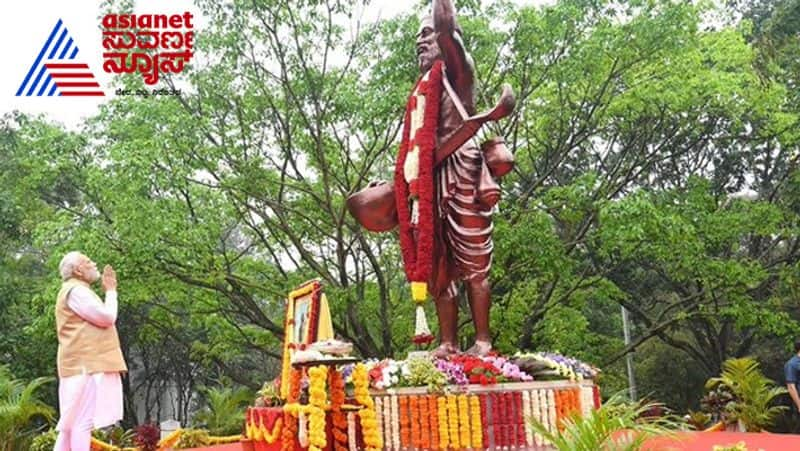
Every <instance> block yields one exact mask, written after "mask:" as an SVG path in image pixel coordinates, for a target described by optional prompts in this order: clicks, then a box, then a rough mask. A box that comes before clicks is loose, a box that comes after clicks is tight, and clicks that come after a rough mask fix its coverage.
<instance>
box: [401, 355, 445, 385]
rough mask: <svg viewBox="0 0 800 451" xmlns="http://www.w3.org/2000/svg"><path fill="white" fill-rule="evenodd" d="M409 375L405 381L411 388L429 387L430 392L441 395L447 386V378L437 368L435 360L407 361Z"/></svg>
mask: <svg viewBox="0 0 800 451" xmlns="http://www.w3.org/2000/svg"><path fill="white" fill-rule="evenodd" d="M406 366H407V369H408V374H404V375H403V381H404V382H405V383H406V384H408V385H409V386H411V387H420V386H426V387H428V391H430V392H432V393H439V392H441V391H442V389H443V388H444V386H445V385H447V377H446V376H445V375H444V373H442V372H441V371H439V370H438V369H437V368H436V365H435V364H434V363H433V360H431V359H428V358H411V359H409V360H407V361H406Z"/></svg>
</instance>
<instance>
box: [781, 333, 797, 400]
mask: <svg viewBox="0 0 800 451" xmlns="http://www.w3.org/2000/svg"><path fill="white" fill-rule="evenodd" d="M783 371H784V373H785V375H786V389H787V390H788V391H789V396H790V397H791V398H792V404H793V405H794V409H792V410H794V411H800V394H798V392H800V338H798V339H795V341H794V355H793V356H792V358H791V359H789V361H787V362H786V365H785V366H784V367H783Z"/></svg>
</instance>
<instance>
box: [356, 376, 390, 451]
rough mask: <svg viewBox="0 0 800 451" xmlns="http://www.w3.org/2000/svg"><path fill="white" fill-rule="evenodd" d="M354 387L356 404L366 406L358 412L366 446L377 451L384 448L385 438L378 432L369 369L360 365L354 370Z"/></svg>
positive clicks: (369, 450)
mask: <svg viewBox="0 0 800 451" xmlns="http://www.w3.org/2000/svg"><path fill="white" fill-rule="evenodd" d="M353 386H354V390H353V392H354V395H355V398H356V402H358V403H359V404H361V405H362V406H364V408H363V409H361V410H359V411H358V416H359V418H360V419H361V431H362V435H363V436H364V445H366V448H367V450H368V451H373V450H375V451H377V450H378V449H381V448H383V438H382V437H381V434H380V431H378V420H377V419H376V418H375V402H374V401H373V400H372V397H371V396H370V395H369V376H368V375H367V367H366V366H364V365H363V364H361V363H359V364H358V365H356V367H355V369H353Z"/></svg>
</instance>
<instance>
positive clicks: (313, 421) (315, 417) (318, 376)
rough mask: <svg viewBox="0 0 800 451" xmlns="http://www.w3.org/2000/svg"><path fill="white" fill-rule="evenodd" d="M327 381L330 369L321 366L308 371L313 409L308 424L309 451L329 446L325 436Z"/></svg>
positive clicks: (310, 399)
mask: <svg viewBox="0 0 800 451" xmlns="http://www.w3.org/2000/svg"><path fill="white" fill-rule="evenodd" d="M327 380H328V367H326V366H322V365H320V366H316V367H313V368H310V369H309V370H308V381H309V385H308V402H309V404H310V406H309V407H311V409H310V411H311V412H310V414H309V422H308V439H309V440H308V441H309V443H310V446H309V448H308V449H309V451H318V450H321V449H322V448H325V447H326V446H327V445H328V439H327V435H326V434H325V408H326V407H327V403H328V392H327V391H326V390H325V383H326V381H327Z"/></svg>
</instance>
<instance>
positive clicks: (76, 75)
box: [16, 19, 104, 97]
mask: <svg viewBox="0 0 800 451" xmlns="http://www.w3.org/2000/svg"><path fill="white" fill-rule="evenodd" d="M16 95H17V96H26V97H28V96H37V97H41V96H48V97H50V96H103V95H104V94H103V91H102V90H101V89H100V84H99V83H97V80H95V78H94V74H93V73H92V71H91V70H89V65H88V64H86V63H84V62H81V61H80V60H79V59H78V44H77V43H76V42H75V40H74V39H72V36H70V35H69V31H67V27H66V25H64V21H62V20H61V19H59V20H58V22H56V24H55V26H54V27H53V30H52V31H51V32H50V36H48V37H47V39H46V40H45V41H44V45H43V46H42V49H41V50H40V51H39V54H38V55H37V56H36V59H35V60H34V61H33V64H32V65H31V67H30V69H29V70H28V73H27V74H26V75H25V79H24V80H23V81H22V84H21V85H20V86H19V89H17V94H16Z"/></svg>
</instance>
